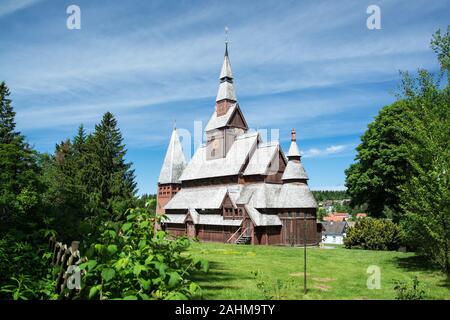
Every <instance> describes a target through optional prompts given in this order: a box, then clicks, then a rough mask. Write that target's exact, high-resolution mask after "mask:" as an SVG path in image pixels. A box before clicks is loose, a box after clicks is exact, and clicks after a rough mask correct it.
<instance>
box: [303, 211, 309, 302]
mask: <svg viewBox="0 0 450 320" xmlns="http://www.w3.org/2000/svg"><path fill="white" fill-rule="evenodd" d="M303 223H304V231H303V291H304V294H306V292H307V291H308V290H307V288H306V212H304V213H303Z"/></svg>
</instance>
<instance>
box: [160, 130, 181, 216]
mask: <svg viewBox="0 0 450 320" xmlns="http://www.w3.org/2000/svg"><path fill="white" fill-rule="evenodd" d="M185 167H186V160H185V158H184V154H183V149H182V147H181V143H180V139H179V137H178V133H177V128H176V127H174V128H173V131H172V136H171V137H170V142H169V146H168V147H167V152H166V156H165V158H164V163H163V166H162V168H161V171H160V173H159V179H158V194H157V203H156V213H159V214H161V213H164V206H165V205H166V204H167V202H169V200H170V199H172V198H173V196H174V195H175V194H176V193H177V192H178V191H179V190H180V188H181V181H180V180H179V178H180V176H181V174H182V173H183V170H184V168H185Z"/></svg>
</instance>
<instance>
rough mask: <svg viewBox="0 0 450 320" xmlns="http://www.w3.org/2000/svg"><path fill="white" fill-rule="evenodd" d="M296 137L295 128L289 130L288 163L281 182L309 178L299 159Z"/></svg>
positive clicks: (304, 180)
mask: <svg viewBox="0 0 450 320" xmlns="http://www.w3.org/2000/svg"><path fill="white" fill-rule="evenodd" d="M296 141H297V137H296V133H295V129H292V130H291V146H290V147H289V151H288V153H287V157H288V163H287V165H286V169H285V170H284V173H283V177H282V178H281V180H283V183H287V182H303V183H306V181H307V180H308V179H309V178H308V175H307V174H306V172H305V168H303V164H302V163H301V161H300V158H301V155H300V150H299V149H298V146H297V142H296Z"/></svg>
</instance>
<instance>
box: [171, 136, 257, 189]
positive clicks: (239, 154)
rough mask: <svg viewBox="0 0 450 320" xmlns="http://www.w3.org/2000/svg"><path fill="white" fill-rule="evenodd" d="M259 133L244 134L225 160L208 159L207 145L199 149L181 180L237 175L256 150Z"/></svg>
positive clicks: (238, 138) (235, 142)
mask: <svg viewBox="0 0 450 320" xmlns="http://www.w3.org/2000/svg"><path fill="white" fill-rule="evenodd" d="M258 139H259V136H258V133H256V132H255V133H247V134H242V135H240V136H238V137H237V138H236V140H235V141H234V143H233V145H232V146H231V148H230V150H229V151H228V153H227V155H226V157H225V158H219V159H212V160H207V159H206V145H202V146H201V147H199V148H198V149H197V151H196V152H195V154H194V156H193V157H192V159H191V161H190V162H189V164H188V165H187V167H186V168H185V169H184V171H183V174H182V175H181V177H180V180H182V181H185V180H195V179H204V178H213V177H223V176H231V175H237V174H238V173H239V172H240V171H241V170H243V166H244V164H245V160H246V159H247V157H249V156H250V154H251V152H252V150H254V149H255V148H256V143H257V141H258Z"/></svg>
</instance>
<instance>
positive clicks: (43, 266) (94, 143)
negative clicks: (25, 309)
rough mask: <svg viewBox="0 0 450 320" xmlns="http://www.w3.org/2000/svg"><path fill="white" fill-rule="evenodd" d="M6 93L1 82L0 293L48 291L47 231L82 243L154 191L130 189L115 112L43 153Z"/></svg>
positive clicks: (151, 199)
mask: <svg viewBox="0 0 450 320" xmlns="http://www.w3.org/2000/svg"><path fill="white" fill-rule="evenodd" d="M9 96H10V91H9V89H8V87H7V86H6V84H5V83H4V82H2V83H0V298H2V297H7V298H12V297H14V298H21V297H22V298H25V297H26V298H50V297H52V294H53V292H54V290H53V289H54V283H53V282H52V277H51V276H50V275H51V270H49V263H48V261H47V260H46V259H45V258H43V256H44V255H43V254H44V252H45V244H46V242H47V240H48V238H49V237H50V236H57V238H58V240H61V241H64V242H66V243H70V242H71V241H72V240H79V241H82V245H85V246H86V247H87V246H89V245H90V244H92V243H95V242H96V241H97V240H98V239H100V238H101V236H102V235H101V234H100V233H101V230H102V228H101V226H102V225H103V224H104V223H105V222H107V221H117V222H120V221H123V220H124V219H125V218H124V216H123V215H124V213H125V212H126V210H127V209H128V208H133V207H137V206H140V207H144V204H145V202H148V204H149V206H150V209H151V208H152V207H153V208H154V207H155V199H154V198H155V197H154V196H152V195H143V196H142V197H140V198H138V197H137V196H136V182H135V175H134V170H133V169H132V164H131V163H129V162H127V161H126V160H125V156H126V148H125V145H124V143H123V137H122V134H121V132H120V130H119V128H118V124H117V120H116V119H115V118H114V116H113V114H111V113H110V112H107V113H105V114H104V115H103V118H102V119H101V121H100V122H99V123H98V124H97V125H96V126H95V130H94V131H93V132H92V133H89V134H88V133H86V131H85V129H84V127H83V126H80V127H79V129H78V132H77V133H76V134H75V136H74V137H73V138H71V139H67V140H65V141H62V142H60V143H58V144H56V146H55V150H54V152H53V153H52V154H47V153H44V154H41V153H38V152H37V151H36V150H33V148H32V147H31V146H30V145H29V144H28V143H27V142H26V139H25V137H24V136H23V135H22V134H21V133H20V132H18V131H17V130H16V124H15V112H14V109H13V106H12V101H11V99H10V98H9ZM22 295H23V296H22Z"/></svg>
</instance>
